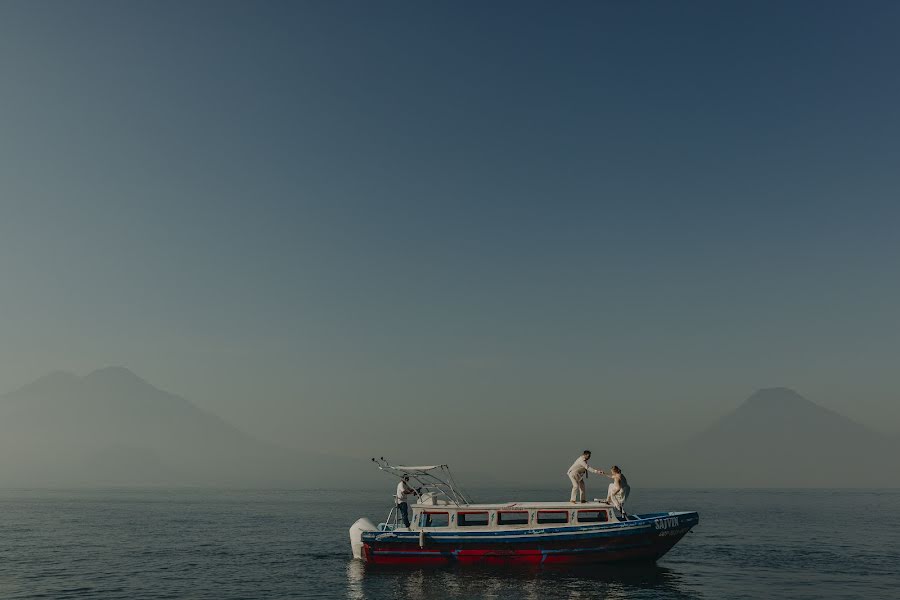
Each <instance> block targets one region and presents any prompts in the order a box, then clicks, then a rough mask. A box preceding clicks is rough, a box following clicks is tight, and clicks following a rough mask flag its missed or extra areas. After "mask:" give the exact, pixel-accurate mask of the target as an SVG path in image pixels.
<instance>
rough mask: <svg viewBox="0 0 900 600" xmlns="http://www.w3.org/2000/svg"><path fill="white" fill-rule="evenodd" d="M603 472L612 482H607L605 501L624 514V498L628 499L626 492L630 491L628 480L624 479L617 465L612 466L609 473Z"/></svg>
mask: <svg viewBox="0 0 900 600" xmlns="http://www.w3.org/2000/svg"><path fill="white" fill-rule="evenodd" d="M603 474H604V475H606V476H607V477H609V478H610V479H612V483H610V484H609V488H608V490H607V493H606V501H607V502H608V503H609V504H612V505H613V506H614V507H615V508H616V509H617V510H618V511H619V512H620V513H622V514H623V515H624V514H625V500H627V499H628V494H630V493H631V486H629V485H628V480H627V479H625V475H624V474H623V473H622V469H620V468H619V467H618V466H613V468H612V469H610V472H609V473H603Z"/></svg>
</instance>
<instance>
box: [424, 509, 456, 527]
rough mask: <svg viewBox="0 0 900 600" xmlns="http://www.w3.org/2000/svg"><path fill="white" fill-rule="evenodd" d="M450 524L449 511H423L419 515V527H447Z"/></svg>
mask: <svg viewBox="0 0 900 600" xmlns="http://www.w3.org/2000/svg"><path fill="white" fill-rule="evenodd" d="M449 524H450V513H445V512H423V513H422V516H421V517H419V527H447V526H448V525H449Z"/></svg>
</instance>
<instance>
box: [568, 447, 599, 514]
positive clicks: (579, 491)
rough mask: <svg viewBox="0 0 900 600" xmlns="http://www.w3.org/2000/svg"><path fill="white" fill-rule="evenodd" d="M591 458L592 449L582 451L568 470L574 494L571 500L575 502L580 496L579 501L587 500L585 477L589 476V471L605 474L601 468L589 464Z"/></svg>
mask: <svg viewBox="0 0 900 600" xmlns="http://www.w3.org/2000/svg"><path fill="white" fill-rule="evenodd" d="M590 459H591V451H590V450H585V451H584V452H582V453H581V456H579V457H578V458H577V459H576V460H575V462H574V463H572V466H571V467H569V470H568V471H567V472H566V475H568V476H569V481H571V482H572V495H571V497H570V498H569V501H570V502H572V503H574V502H575V499H576V497H577V498H578V502H582V503H584V502H585V499H584V479H585V478H586V477H587V474H588V471H590V472H592V473H597V474H598V475H605V473H604V472H603V471H601V470H598V469H595V468H593V467H591V466H590V465H588V463H587V461H589V460H590Z"/></svg>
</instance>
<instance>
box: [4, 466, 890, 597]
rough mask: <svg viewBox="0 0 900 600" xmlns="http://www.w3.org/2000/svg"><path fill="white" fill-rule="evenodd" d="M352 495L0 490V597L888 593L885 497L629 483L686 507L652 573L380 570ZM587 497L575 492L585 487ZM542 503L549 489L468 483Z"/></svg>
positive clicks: (670, 505) (647, 501) (359, 502)
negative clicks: (356, 557)
mask: <svg viewBox="0 0 900 600" xmlns="http://www.w3.org/2000/svg"><path fill="white" fill-rule="evenodd" d="M391 487H392V486H391V485H389V482H388V483H386V484H385V487H384V489H383V490H377V491H366V492H354V493H349V492H330V491H263V492H259V491H255V492H248V491H210V490H122V489H116V490H90V491H87V490H82V491H31V490H6V491H0V598H129V599H135V598H215V599H226V598H235V599H238V598H240V599H249V598H346V599H363V598H373V599H380V598H391V599H393V598H401V599H404V598H409V599H422V600H425V599H431V598H437V599H442V600H443V599H451V598H535V599H537V598H578V599H583V598H715V599H717V598H773V597H778V598H861V597H862V598H897V597H898V594H900V592H898V586H900V490H885V491H830V490H813V491H807V490H804V491H799V490H797V491H757V490H754V491H721V490H715V491H696V490H695V491H685V490H679V491H673V490H640V489H635V490H634V491H633V496H632V499H631V500H629V508H630V510H631V511H632V512H641V511H651V510H698V511H699V512H700V526H699V527H697V528H696V529H695V530H694V532H693V533H691V534H689V535H688V536H686V537H685V538H684V539H683V540H682V541H681V542H680V543H679V544H678V545H676V546H675V548H674V549H673V550H672V551H671V552H670V553H669V554H668V555H666V556H665V557H664V558H663V559H662V560H661V561H659V563H657V565H656V566H641V567H623V566H619V567H615V566H607V567H592V568H584V567H582V568H579V569H541V568H536V569H509V568H507V569H480V568H471V567H468V568H441V569H397V568H394V569H386V568H383V567H382V568H373V567H366V566H365V565H363V564H361V563H358V562H356V561H353V560H352V559H351V557H350V548H349V542H348V537H347V529H348V528H349V526H350V525H351V524H352V523H353V521H355V520H356V519H357V518H358V517H360V516H368V517H370V518H371V519H372V520H373V521H375V522H377V521H378V520H383V517H384V515H385V514H386V513H387V510H388V508H389V506H388V505H389V501H390V495H391ZM589 491H590V490H589ZM473 492H475V494H474V495H475V496H476V497H477V498H478V499H479V500H483V501H491V500H501V499H512V498H515V499H533V500H554V499H559V498H564V497H565V496H566V495H567V494H568V490H567V489H559V490H554V491H548V490H532V491H521V490H520V491H503V492H501V491H499V490H495V491H483V490H482V491H479V490H473Z"/></svg>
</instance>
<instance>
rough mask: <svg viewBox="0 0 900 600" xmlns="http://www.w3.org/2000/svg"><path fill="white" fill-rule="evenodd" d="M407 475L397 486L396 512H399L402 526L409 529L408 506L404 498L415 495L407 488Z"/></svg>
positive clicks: (412, 490) (413, 491)
mask: <svg viewBox="0 0 900 600" xmlns="http://www.w3.org/2000/svg"><path fill="white" fill-rule="evenodd" d="M408 482H409V475H404V476H403V479H401V480H400V483H398V484H397V496H396V500H397V510H398V511H400V517H401V518H402V519H403V526H404V527H406V528H407V529H409V504H408V503H407V502H406V497H407V496H409V495H410V494H415V493H416V491H415V490H414V489H412V488H411V487H409V483H408Z"/></svg>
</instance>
